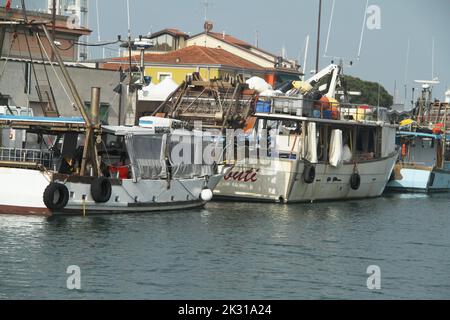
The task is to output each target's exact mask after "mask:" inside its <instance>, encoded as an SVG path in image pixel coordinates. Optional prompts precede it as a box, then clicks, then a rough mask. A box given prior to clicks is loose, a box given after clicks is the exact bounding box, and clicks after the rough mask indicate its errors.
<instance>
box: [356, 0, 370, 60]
mask: <svg viewBox="0 0 450 320" xmlns="http://www.w3.org/2000/svg"><path fill="white" fill-rule="evenodd" d="M368 7H369V0H367V1H366V8H365V9H364V19H363V24H362V30H361V39H360V41H359V50H358V58H357V60H359V58H360V57H361V51H362V45H363V39H364V30H365V29H366V12H367V8H368Z"/></svg>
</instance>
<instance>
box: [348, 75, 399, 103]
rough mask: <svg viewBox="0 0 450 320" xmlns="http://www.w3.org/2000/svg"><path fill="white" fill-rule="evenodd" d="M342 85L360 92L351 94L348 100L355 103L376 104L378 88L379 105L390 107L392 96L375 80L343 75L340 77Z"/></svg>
mask: <svg viewBox="0 0 450 320" xmlns="http://www.w3.org/2000/svg"><path fill="white" fill-rule="evenodd" d="M341 82H342V86H343V87H344V88H345V89H346V90H347V91H358V92H361V96H351V97H350V102H351V103H355V104H368V105H371V106H378V90H379V92H380V96H379V99H380V100H379V101H380V102H379V105H380V107H385V108H390V107H391V106H392V105H393V103H394V98H393V97H392V96H391V95H390V94H389V92H387V90H386V89H385V88H384V87H383V86H382V85H381V84H379V83H377V82H370V81H364V80H361V79H360V78H357V77H352V76H348V75H345V76H343V77H342V78H341Z"/></svg>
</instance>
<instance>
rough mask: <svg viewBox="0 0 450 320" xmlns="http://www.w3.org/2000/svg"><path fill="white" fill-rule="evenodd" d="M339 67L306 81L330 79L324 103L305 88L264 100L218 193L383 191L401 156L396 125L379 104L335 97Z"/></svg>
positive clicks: (260, 196)
mask: <svg viewBox="0 0 450 320" xmlns="http://www.w3.org/2000/svg"><path fill="white" fill-rule="evenodd" d="M339 72H340V67H339V66H336V65H331V66H329V67H328V68H327V69H325V70H323V71H322V72H320V73H318V74H317V75H316V76H315V77H313V79H311V80H310V81H309V83H307V84H306V87H310V88H311V86H309V84H312V83H314V82H320V81H322V78H323V77H327V78H328V79H329V81H328V85H325V87H324V88H323V89H322V91H324V92H325V95H323V98H322V99H321V101H320V102H319V101H315V100H316V99H314V101H313V100H312V98H308V96H307V95H306V96H301V97H300V96H284V97H281V96H274V97H271V98H269V99H266V100H265V101H260V102H258V103H259V105H257V108H256V114H255V118H256V119H255V126H254V127H253V129H252V131H251V132H250V133H248V136H247V137H246V138H245V140H246V142H245V146H241V148H239V146H238V148H237V149H241V151H240V152H241V154H243V151H242V150H246V151H245V157H237V161H236V162H235V163H234V164H233V165H232V166H231V168H230V169H229V171H228V172H227V174H226V175H225V177H224V180H222V181H221V182H220V183H219V185H218V186H217V188H216V189H215V190H214V196H215V198H217V199H234V200H244V201H247V200H250V201H270V202H281V203H295V202H314V201H321V200H343V199H361V198H372V197H378V196H380V195H381V194H382V193H383V191H384V189H385V187H386V184H387V182H388V180H389V177H390V175H391V172H392V170H393V168H394V165H395V162H396V159H397V156H398V152H397V148H396V144H395V135H396V130H397V126H395V125H391V124H390V123H388V122H386V121H385V119H384V117H383V116H382V112H381V110H380V108H370V107H368V106H354V105H350V104H345V103H344V104H341V103H338V102H337V101H336V100H334V96H335V89H336V84H337V82H338V81H339V80H338V76H339ZM303 85H305V84H303ZM310 88H309V89H308V88H306V90H305V91H308V90H310ZM321 96H322V95H321ZM310 99H311V100H310ZM267 132H270V135H268V134H267ZM241 140H242V138H241ZM266 141H268V142H267V143H265V142H266ZM264 144H266V146H264ZM238 153H239V151H238Z"/></svg>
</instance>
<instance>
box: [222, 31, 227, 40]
mask: <svg viewBox="0 0 450 320" xmlns="http://www.w3.org/2000/svg"><path fill="white" fill-rule="evenodd" d="M225 36H226V33H225V31H223V32H222V38H223V40H225Z"/></svg>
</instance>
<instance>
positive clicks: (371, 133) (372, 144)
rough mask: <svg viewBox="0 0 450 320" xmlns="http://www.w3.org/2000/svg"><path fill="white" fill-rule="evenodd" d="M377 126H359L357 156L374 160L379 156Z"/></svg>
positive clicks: (360, 158)
mask: <svg viewBox="0 0 450 320" xmlns="http://www.w3.org/2000/svg"><path fill="white" fill-rule="evenodd" d="M376 129H377V128H365V127H358V129H357V134H356V150H355V151H356V152H355V153H356V156H357V158H358V159H359V160H373V159H375V158H376V156H377V141H376V136H377V135H376Z"/></svg>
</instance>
